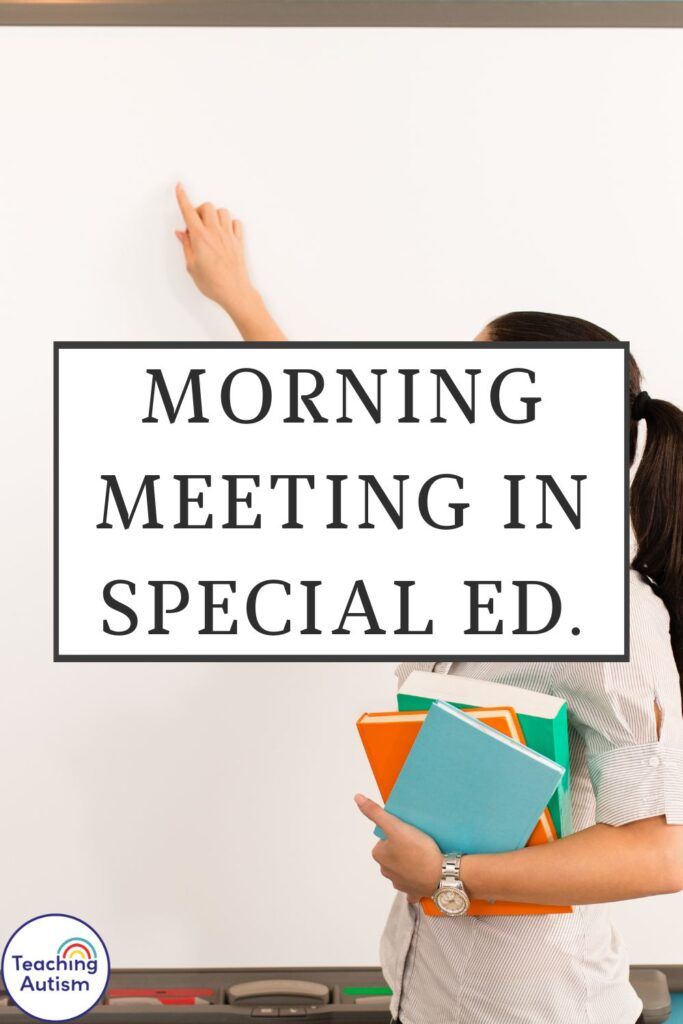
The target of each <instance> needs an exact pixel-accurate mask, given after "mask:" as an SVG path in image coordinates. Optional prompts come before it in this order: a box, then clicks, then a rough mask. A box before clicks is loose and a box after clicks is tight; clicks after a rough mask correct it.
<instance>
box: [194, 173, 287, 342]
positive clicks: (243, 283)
mask: <svg viewBox="0 0 683 1024" xmlns="http://www.w3.org/2000/svg"><path fill="white" fill-rule="evenodd" d="M176 197H177V199H178V206H179V207H180V212H181V213H182V215H183V220H184V221H185V230H184V231H176V237H177V238H178V240H179V241H180V243H181V244H182V247H183V252H184V254H185V265H186V267H187V270H188V273H189V274H190V277H191V278H192V280H193V281H194V283H195V284H196V285H197V287H198V288H199V290H200V292H202V293H203V294H204V295H206V296H207V298H209V299H213V301H214V302H217V303H218V305H219V306H222V308H223V309H224V310H225V312H226V313H227V314H228V316H229V317H231V318H232V320H233V321H234V322H235V325H236V327H237V329H238V330H239V332H240V334H241V335H242V337H243V338H244V340H245V341H284V340H285V337H284V335H283V333H282V331H281V330H280V328H279V327H278V326H277V324H276V323H275V321H274V320H273V318H272V317H271V316H270V314H269V313H268V311H267V309H266V307H265V304H264V302H263V299H262V298H261V296H260V295H259V293H258V292H257V291H256V289H255V288H254V286H253V284H252V283H251V280H250V278H249V273H248V271H247V265H246V260H245V258H244V232H243V228H242V224H241V222H240V221H239V220H233V219H232V218H231V216H230V214H229V213H228V211H227V210H226V209H219V210H217V209H216V207H215V206H214V205H213V204H212V203H202V205H201V206H198V207H197V208H196V209H195V207H194V206H193V205H192V203H191V202H190V200H189V199H188V197H187V193H186V192H185V189H184V188H183V186H182V185H180V184H179V185H177V186H176Z"/></svg>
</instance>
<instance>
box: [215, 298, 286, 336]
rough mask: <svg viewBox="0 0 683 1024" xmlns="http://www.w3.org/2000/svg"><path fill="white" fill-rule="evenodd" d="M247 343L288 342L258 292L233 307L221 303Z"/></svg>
mask: <svg viewBox="0 0 683 1024" xmlns="http://www.w3.org/2000/svg"><path fill="white" fill-rule="evenodd" d="M221 305H222V306H223V309H225V312H226V313H227V314H228V316H229V317H230V318H231V319H232V321H233V323H234V324H235V327H236V328H237V330H238V331H239V332H240V334H241V335H242V337H243V339H244V340H245V341H286V340H287V339H286V337H285V335H284V334H283V333H282V331H281V330H280V328H279V327H278V325H277V324H276V323H275V321H274V320H273V318H272V316H271V315H270V313H269V312H268V310H267V308H266V304H265V302H264V301H263V299H262V298H261V296H260V295H259V293H258V292H256V291H255V292H254V293H253V295H251V296H249V297H248V299H246V300H245V301H244V302H241V303H239V304H237V305H236V306H233V307H230V308H229V307H228V306H227V305H225V304H224V303H221Z"/></svg>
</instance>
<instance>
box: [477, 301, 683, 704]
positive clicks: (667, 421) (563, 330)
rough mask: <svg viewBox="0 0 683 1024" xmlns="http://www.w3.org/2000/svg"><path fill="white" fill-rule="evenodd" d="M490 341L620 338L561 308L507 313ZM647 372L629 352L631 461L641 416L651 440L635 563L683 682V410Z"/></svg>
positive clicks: (640, 474)
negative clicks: (656, 602)
mask: <svg viewBox="0 0 683 1024" xmlns="http://www.w3.org/2000/svg"><path fill="white" fill-rule="evenodd" d="M486 337H487V339H488V340H490V341H529V342H540V341H543V342H554V341H617V340H618V339H617V338H615V337H614V335H613V334H610V333H609V331H606V330H604V329H603V328H602V327H598V326H596V324H592V323H590V321H588V320H581V319H580V318H579V317H575V316H561V315H559V314H557V313H533V312H522V313H506V314H505V315H504V316H499V317H497V318H496V319H495V320H492V321H491V323H490V324H489V325H488V327H487V328H486ZM640 392H641V374H640V369H639V368H638V364H637V363H636V361H635V359H634V358H633V356H629V394H630V401H631V428H630V445H629V448H630V461H631V464H633V460H634V459H635V456H636V445H637V441H638V419H640V418H642V419H644V420H645V422H646V424H647V440H646V443H645V450H644V452H643V456H642V459H641V461H640V465H639V466H638V470H637V471H636V475H635V477H634V479H633V483H632V484H631V522H632V523H633V532H634V534H635V537H636V542H637V545H638V550H637V552H636V555H635V557H634V559H633V562H632V565H633V568H634V569H637V571H638V572H639V573H641V575H642V576H644V577H645V578H646V579H647V580H648V581H649V582H650V584H651V585H652V587H653V590H654V591H655V593H657V594H658V595H659V596H660V597H661V598H662V600H663V601H664V604H665V605H666V607H667V610H668V612H669V616H670V619H671V646H672V647H673V652H674V657H675V659H676V665H677V666H678V672H679V675H680V677H681V686H682V687H683V412H682V411H681V410H680V409H679V408H678V407H677V406H675V405H672V403H671V402H664V401H662V400H661V399H659V398H649V397H647V398H645V399H644V400H643V399H640V400H639V402H638V409H637V410H636V413H637V417H638V418H635V417H634V415H633V412H634V410H633V403H634V401H635V399H636V397H637V396H638V395H639V394H640Z"/></svg>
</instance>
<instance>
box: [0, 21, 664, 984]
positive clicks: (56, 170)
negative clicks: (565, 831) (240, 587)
mask: <svg viewBox="0 0 683 1024" xmlns="http://www.w3.org/2000/svg"><path fill="white" fill-rule="evenodd" d="M682 92H683V34H681V33H677V32H666V31H657V30H652V29H650V30H642V31H629V30H616V31H609V30H593V31H591V30H578V29H573V30H557V31H553V30H486V29H485V30H476V29H471V30H436V31H433V30H391V31H380V30H334V31H324V30H312V29H307V30H300V31H297V30H293V29H280V30H278V29H274V30H255V29H243V30H218V29H200V28H192V29H186V30H179V29H159V30H153V29H139V30H133V29H111V28H107V29H67V28H63V29H34V30H30V29H2V30H0V95H2V96H3V103H2V107H1V108H0V152H1V156H0V344H1V345H2V357H3V358H2V369H3V388H2V401H1V402H0V418H1V423H0V438H1V439H2V440H1V441H0V444H1V445H2V456H3V466H4V471H5V473H6V480H5V483H4V487H3V500H2V502H1V503H0V544H2V563H1V564H2V579H3V587H2V590H1V591H0V643H1V645H2V649H1V651H0V676H1V678H2V706H1V708H2V710H1V717H0V771H1V777H2V779H3V790H4V793H3V801H2V825H3V842H2V844H1V849H0V870H1V872H2V879H3V893H2V900H1V901H0V935H5V936H6V935H8V934H9V932H10V931H11V929H12V928H13V927H15V926H16V925H18V924H19V923H20V922H21V921H22V920H24V919H25V918H27V917H29V916H31V915H32V914H37V913H43V912H45V911H48V910H51V909H54V910H64V911H66V912H69V913H75V914H81V915H83V916H85V917H86V918H87V919H88V920H89V921H90V922H92V924H93V925H94V926H95V927H96V928H97V929H98V930H100V931H101V933H102V934H103V935H104V936H105V938H106V939H107V940H108V941H109V943H110V950H111V953H112V957H113V960H114V962H115V964H117V965H129V966H143V965H146V966H149V965H152V964H155V965H186V966H192V965H209V964H216V965H218V964H223V965H225V964H243V965H246V964H277V963H279V964H296V963H299V964H301V963H321V964H324V963H354V962H355V963H375V962H376V961H377V937H378V933H379V930H380V926H381V922H382V917H383V914H384V911H385V909H386V907H387V905H388V902H389V897H390V894H389V892H387V889H386V888H385V883H384V882H383V880H381V879H380V878H379V876H378V875H377V874H376V872H375V868H374V865H373V864H372V862H371V861H370V860H369V859H368V857H367V856H366V853H367V851H368V850H369V848H370V846H371V845H372V842H373V840H372V837H371V835H370V830H369V828H368V827H367V826H366V824H365V823H364V821H363V820H361V818H360V816H359V815H358V814H357V812H356V810H355V807H354V806H353V804H352V800H351V796H352V794H353V792H354V790H356V789H359V788H367V787H368V771H367V769H366V766H365V763H364V759H363V756H362V754H361V751H360V750H359V744H358V742H357V740H356V737H355V735H354V724H353V723H354V719H355V717H356V716H357V714H358V713H360V712H361V711H363V710H365V709H366V708H378V707H380V708H381V707H382V706H383V705H387V706H391V702H392V700H393V681H392V675H391V668H390V666H371V665H358V666H348V665H310V664H309V665H301V666H297V665H264V666H259V665H244V666H240V665H213V666H212V665H191V664H177V665H148V666H142V665H137V666H136V665H131V666H121V665H87V664H84V665H76V664H61V665H54V664H52V662H51V615H52V606H51V521H50V520H51V478H50V465H51V419H50V415H51V407H50V403H51V342H52V340H53V339H55V338H58V339H75V340H86V339H145V340H151V339H204V338H209V339H220V338H233V337H234V336H235V335H234V332H233V330H232V328H231V327H230V325H229V324H227V323H226V322H225V320H224V318H223V317H222V316H221V315H220V313H219V312H218V311H217V310H215V309H212V308H209V306H208V305H207V304H206V303H205V302H204V301H203V300H202V299H201V298H200V297H199V296H198V295H197V294H195V293H194V291H193V290H192V287H191V284H190V282H189V280H188V279H187V277H186V275H185V271H184V268H183V266H182V264H181V260H180V252H179V246H178V243H177V241H176V239H175V238H174V237H173V233H172V232H173V228H174V227H176V226H178V225H179V220H178V217H177V215H176V213H175V211H174V208H173V196H172V186H173V183H174V182H175V181H176V179H178V178H182V179H183V180H184V181H185V183H186V185H187V187H188V189H189V191H190V193H191V195H192V196H194V197H195V198H196V200H197V201H200V200H202V199H207V198H211V199H214V200H216V201H219V202H221V203H225V204H226V205H228V206H229V207H230V208H231V209H232V210H233V211H234V212H235V213H236V214H237V215H239V216H240V217H241V218H242V219H243V220H244V221H245V223H246V227H247V233H248V234H247V237H248V241H249V248H250V253H251V257H252V263H253V267H254V270H255V275H256V278H257V282H258V284H259V286H260V287H261V289H262V290H263V291H264V293H265V294H266V295H267V297H268V298H269V300H270V301H271V303H272V307H273V310H274V311H275V313H276V315H277V316H278V317H279V318H280V319H281V321H282V323H283V325H284V326H285V328H286V329H287V331H288V332H289V333H290V335H291V336H292V337H297V338H301V339H315V338H321V339H420V338H431V339H447V338H467V337H471V336H472V335H473V334H474V333H476V331H477V330H478V329H479V327H480V326H481V325H482V323H483V322H485V321H486V320H487V319H488V318H490V317H492V316H493V315H495V314H497V313H500V312H503V311H506V310H508V309H511V308H540V309H550V310H554V311H561V312H569V313H573V314H576V315H581V316H585V317H588V318H590V319H593V320H596V321H597V322H599V323H601V324H603V325H604V326H606V327H608V328H609V329H611V330H612V331H614V332H615V333H617V334H619V335H620V336H622V337H625V338H627V339H630V340H632V342H633V346H634V351H635V353H636V354H637V356H638V358H639V360H640V361H641V364H642V366H643V368H644V370H645V371H646V372H647V375H648V386H649V390H650V391H651V393H653V394H656V395H661V396H667V397H670V398H672V399H674V400H677V401H678V402H679V403H681V404H683V373H682V370H683V356H682V355H681V352H682V347H681V345H682V339H683V328H681V325H680V315H681V314H680V292H681V280H682V278H683V247H682V246H681V238H682V236H683V187H682V185H681V183H682V182H683V136H682V135H681V132H680V96H681V94H682ZM580 405H581V402H580V396H577V416H580V415H581V412H580ZM567 428H568V429H571V424H570V423H568V424H567ZM274 865H276V867H275V869H274ZM682 910H683V897H675V898H674V897H672V898H667V899H659V900H656V901H651V902H649V903H634V904H629V905H626V906H624V907H620V908H619V912H618V918H619V920H620V921H621V923H622V925H623V926H624V928H625V931H626V935H627V939H628V942H629V945H630V949H631V954H632V959H633V960H634V961H647V960H650V961H653V962H654V961H669V962H675V961H679V962H680V961H683V948H682V944H681V939H680V917H681V911H682Z"/></svg>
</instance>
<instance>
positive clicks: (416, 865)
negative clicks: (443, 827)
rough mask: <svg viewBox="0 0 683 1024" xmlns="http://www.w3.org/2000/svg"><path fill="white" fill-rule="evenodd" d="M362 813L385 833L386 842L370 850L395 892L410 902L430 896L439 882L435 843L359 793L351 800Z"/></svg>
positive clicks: (439, 875)
mask: <svg viewBox="0 0 683 1024" xmlns="http://www.w3.org/2000/svg"><path fill="white" fill-rule="evenodd" d="M354 799H355V801H356V803H357V804H358V807H359V809H360V811H361V813H362V814H364V815H365V817H366V818H369V819H370V821H372V822H374V823H375V825H379V827H380V828H381V829H382V830H383V831H384V834H385V835H386V837H387V838H386V839H380V841H379V842H378V843H377V844H376V845H375V846H374V847H373V850H372V856H373V857H374V859H375V860H376V861H377V863H378V864H379V867H380V871H381V872H382V874H383V875H384V877H385V878H388V879H389V881H390V882H392V883H393V886H394V889H398V890H399V891H400V892H405V893H407V895H408V900H409V902H410V903H417V901H418V900H420V899H422V897H423V896H431V895H432V893H433V892H434V890H435V889H436V887H437V886H438V884H439V882H440V880H441V864H442V856H441V851H440V850H439V847H438V846H437V845H436V843H435V842H434V840H433V839H432V838H431V837H430V836H428V835H426V834H425V833H424V832H420V830H419V829H417V828H413V826H412V825H407V824H406V823H405V822H404V821H401V819H400V818H397V817H395V816H394V815H393V814H389V812H388V811H385V810H384V808H383V807H380V806H379V804H377V803H375V801H374V800H370V798H369V797H367V796H361V795H360V794H358V795H357V796H356V797H354Z"/></svg>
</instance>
